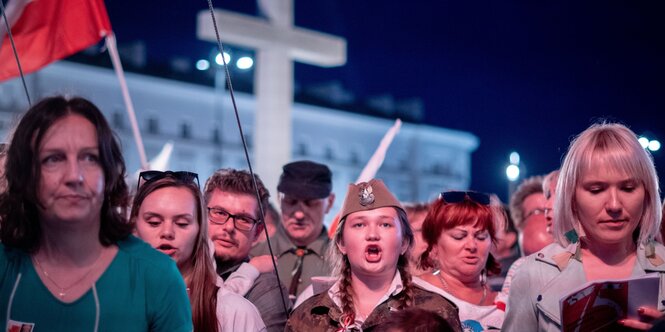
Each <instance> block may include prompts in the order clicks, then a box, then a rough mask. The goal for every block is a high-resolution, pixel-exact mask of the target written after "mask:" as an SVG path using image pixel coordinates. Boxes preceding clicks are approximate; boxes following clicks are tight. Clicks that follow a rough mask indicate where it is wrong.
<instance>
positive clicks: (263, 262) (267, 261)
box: [249, 255, 277, 273]
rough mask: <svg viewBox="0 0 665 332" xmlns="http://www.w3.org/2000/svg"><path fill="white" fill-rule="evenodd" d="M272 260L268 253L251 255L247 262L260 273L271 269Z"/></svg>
mask: <svg viewBox="0 0 665 332" xmlns="http://www.w3.org/2000/svg"><path fill="white" fill-rule="evenodd" d="M272 261H273V258H272V257H270V255H261V256H256V257H252V259H250V260H249V264H252V266H254V267H255V268H256V269H257V270H259V272H260V273H268V272H272V271H273V267H272ZM275 264H277V257H275Z"/></svg>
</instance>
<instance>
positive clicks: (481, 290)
mask: <svg viewBox="0 0 665 332" xmlns="http://www.w3.org/2000/svg"><path fill="white" fill-rule="evenodd" d="M504 220H505V212H504V209H503V208H502V207H501V204H500V203H499V202H498V199H491V197H490V196H489V195H487V194H483V193H479V192H473V191H448V192H444V193H442V194H441V195H440V196H439V199H438V200H436V201H435V202H434V203H432V206H431V208H430V211H429V213H428V214H427V217H425V222H424V223H423V236H424V238H425V242H427V249H426V250H425V252H424V253H423V254H422V256H421V258H420V263H421V264H422V265H423V267H424V268H434V272H432V273H427V274H423V275H421V276H420V278H414V283H415V284H417V285H420V286H421V287H423V288H425V289H427V290H429V291H432V292H436V293H438V294H441V295H443V296H444V297H446V298H447V299H449V300H451V301H452V302H453V303H455V304H456V305H457V306H458V307H459V316H460V320H461V321H462V327H463V328H464V330H465V331H482V330H487V329H493V328H495V329H498V328H500V327H501V324H502V323H503V317H504V312H503V310H502V309H500V308H499V307H497V305H496V304H495V298H496V295H497V292H495V291H493V290H492V289H491V288H490V287H489V285H488V284H487V277H488V276H492V275H497V274H499V273H500V272H501V268H500V266H499V264H498V263H497V262H496V260H494V257H492V254H491V253H490V249H491V247H492V245H493V243H494V242H495V241H496V236H497V232H498V230H499V229H501V227H502V224H503V221H504Z"/></svg>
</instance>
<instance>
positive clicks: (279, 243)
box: [250, 225, 331, 296]
mask: <svg viewBox="0 0 665 332" xmlns="http://www.w3.org/2000/svg"><path fill="white" fill-rule="evenodd" d="M270 244H271V245H272V250H273V252H274V255H275V256H277V272H279V279H280V280H281V281H282V284H284V286H285V287H286V289H289V285H291V273H292V272H293V269H294V267H295V265H296V261H297V259H298V256H296V254H295V252H293V251H292V249H295V248H296V246H295V245H294V244H293V243H292V242H291V240H290V239H289V237H288V236H287V235H286V230H284V227H282V226H281V225H280V226H279V227H277V231H276V232H275V234H274V235H273V236H272V237H271V238H270ZM329 244H330V238H328V231H327V230H326V228H325V227H324V228H323V230H321V234H320V235H319V237H317V238H316V240H314V242H312V243H310V244H309V245H307V249H309V250H310V253H308V254H307V255H305V257H304V258H303V269H302V274H301V275H300V281H299V284H298V288H297V291H296V296H297V295H298V294H300V293H301V292H302V291H303V290H304V289H305V288H307V286H309V285H310V284H311V283H312V282H311V278H312V277H315V276H328V275H330V271H331V268H330V266H329V264H328V262H327V260H326V259H325V255H326V251H327V250H328V245H329ZM250 254H251V255H252V256H259V255H270V251H269V249H268V244H267V243H265V242H264V243H261V244H258V245H257V246H256V247H254V248H253V249H252V251H251V252H250Z"/></svg>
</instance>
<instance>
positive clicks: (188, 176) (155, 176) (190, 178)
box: [136, 171, 201, 188]
mask: <svg viewBox="0 0 665 332" xmlns="http://www.w3.org/2000/svg"><path fill="white" fill-rule="evenodd" d="M166 177H172V178H174V179H176V180H180V181H182V182H194V180H196V185H197V186H198V187H199V188H201V184H200V183H199V175H198V174H196V173H194V172H187V171H176V172H173V171H164V172H162V171H143V172H141V173H139V182H138V183H137V184H136V188H138V187H140V185H141V179H143V181H145V183H148V182H151V181H157V180H160V179H163V178H166Z"/></svg>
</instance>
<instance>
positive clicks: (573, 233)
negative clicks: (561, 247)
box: [564, 228, 580, 243]
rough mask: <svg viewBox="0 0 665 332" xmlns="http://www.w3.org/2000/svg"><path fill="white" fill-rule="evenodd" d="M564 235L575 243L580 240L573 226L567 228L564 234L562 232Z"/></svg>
mask: <svg viewBox="0 0 665 332" xmlns="http://www.w3.org/2000/svg"><path fill="white" fill-rule="evenodd" d="M564 236H565V237H566V239H567V240H568V242H570V243H577V241H579V240H580V238H579V236H578V235H577V231H575V229H574V228H573V229H571V230H569V231H568V232H566V234H564Z"/></svg>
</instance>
